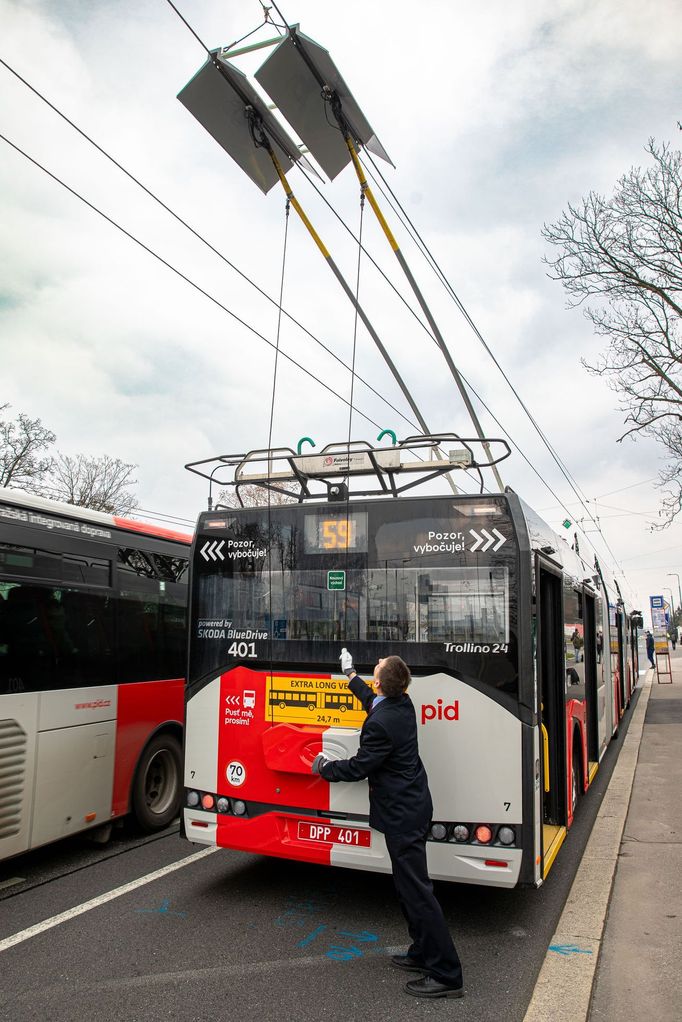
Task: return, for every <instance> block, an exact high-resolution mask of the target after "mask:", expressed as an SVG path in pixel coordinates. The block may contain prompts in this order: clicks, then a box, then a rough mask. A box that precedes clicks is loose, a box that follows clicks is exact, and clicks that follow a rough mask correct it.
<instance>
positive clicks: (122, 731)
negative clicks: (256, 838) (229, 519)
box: [0, 489, 191, 859]
mask: <svg viewBox="0 0 682 1022" xmlns="http://www.w3.org/2000/svg"><path fill="white" fill-rule="evenodd" d="M190 542H191V536H190V535H187V534H182V533H178V532H174V531H171V530H167V529H163V528H157V527H156V526H154V525H149V524H147V523H142V522H138V521H133V520H128V519H124V518H118V517H116V516H113V515H106V514H100V513H98V512H94V511H89V510H86V509H83V508H77V507H73V506H71V505H66V504H59V503H57V502H55V501H50V500H44V499H42V498H40V497H34V496H32V495H28V494H24V493H22V492H20V491H18V490H7V489H3V490H0V778H1V780H0V785H1V790H2V796H3V797H2V813H1V814H0V859H2V858H6V857H8V856H12V855H17V854H19V853H21V852H25V851H27V850H29V849H31V848H35V847H37V846H39V845H44V844H46V843H47V842H49V841H54V840H56V839H58V838H62V837H66V836H69V835H71V834H75V833H77V832H79V831H82V830H86V829H88V828H93V827H99V826H101V825H102V824H110V823H111V821H112V820H116V819H118V818H120V817H122V816H125V815H126V814H127V813H130V812H133V813H134V814H135V816H136V817H137V819H138V821H139V823H140V824H141V826H142V827H143V828H144V829H146V830H155V829H160V828H162V827H165V826H167V825H168V823H169V822H170V821H171V820H172V819H173V818H174V817H175V816H177V814H178V811H179V808H180V805H181V800H182V785H181V758H182V752H181V750H182V730H183V699H184V674H185V650H186V606H187V575H188V571H187V568H188V555H189V545H190Z"/></svg>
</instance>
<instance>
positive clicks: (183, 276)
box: [0, 133, 409, 429]
mask: <svg viewBox="0 0 682 1022" xmlns="http://www.w3.org/2000/svg"><path fill="white" fill-rule="evenodd" d="M0 139H1V140H2V141H3V142H6V143H7V145H8V146H10V147H11V148H12V149H14V150H15V151H16V152H18V153H19V154H20V155H21V156H23V157H24V158H25V159H27V160H28V161H29V163H32V164H33V165H34V166H35V167H37V168H38V169H39V170H42V172H43V173H44V174H47V176H48V177H50V178H52V180H53V181H56V183H57V184H59V185H61V186H62V188H64V189H66V191H67V192H69V193H70V194H71V195H73V196H74V197H75V198H76V199H79V200H80V201H81V202H82V203H83V204H84V205H85V206H87V207H88V209H91V210H92V211H93V213H97V214H98V215H99V216H101V217H102V219H103V220H106V221H107V223H108V224H111V226H112V227H115V228H116V230H117V231H120V232H121V234H123V235H124V236H125V237H126V238H128V239H129V240H130V241H132V242H134V243H135V244H136V245H138V246H139V248H141V249H143V250H144V251H145V252H147V254H148V255H150V256H152V257H153V258H154V259H157V260H158V261H159V262H160V263H162V265H163V266H165V267H166V268H167V269H169V270H171V272H172V273H175V274H176V276H178V277H180V279H181V280H184V281H185V283H186V284H189V285H190V287H193V288H194V290H195V291H198V292H199V294H201V295H203V296H204V298H208V300H209V301H210V302H212V303H213V304H214V305H216V306H217V307H218V308H219V309H221V310H222V311H223V312H225V313H227V315H228V316H231V317H232V319H234V320H235V321H236V322H237V323H239V324H240V325H241V326H243V327H244V328H245V329H246V330H248V331H249V332H250V333H252V334H254V336H255V337H258V338H259V340H261V341H264V343H265V344H267V345H269V347H271V348H274V347H275V345H274V344H273V342H272V341H270V340H269V339H268V338H267V337H265V336H264V335H263V334H261V333H260V332H259V331H258V330H256V328H255V327H253V326H251V324H250V323H248V322H247V321H246V320H245V319H242V318H241V316H238V315H237V313H236V312H233V311H232V310H231V309H229V308H228V307H227V306H226V305H223V303H222V302H220V301H219V300H218V299H217V298H215V297H214V295H212V294H210V292H208V291H206V290H205V289H204V288H202V287H201V286H200V285H199V284H197V283H196V282H195V281H194V280H192V279H191V277H188V276H187V275H186V274H184V273H183V272H182V270H179V269H178V268H177V267H176V266H173V264H172V263H169V262H168V260H167V259H164V258H163V256H161V255H159V253H158V252H155V251H154V249H153V248H150V247H149V245H146V244H145V243H144V242H143V241H140V239H139V238H136V237H135V235H134V234H131V233H130V231H128V230H126V228H125V227H122V226H121V224H119V223H117V222H116V220H113V219H112V218H111V217H110V216H108V215H107V214H106V213H104V212H103V211H102V210H101V209H99V208H98V207H97V206H95V205H93V203H91V202H90V201H89V200H88V199H86V198H85V196H83V195H81V194H80V193H79V192H77V191H76V190H75V189H74V188H71V186H70V185H68V184H66V182H65V181H62V179H61V178H60V177H57V175H56V174H53V173H52V171H51V170H48V169H47V167H44V166H43V164H42V163H39V161H38V160H36V159H34V157H33V156H30V155H29V154H28V153H27V152H25V151H24V150H23V149H22V148H21V147H20V146H18V145H16V143H14V142H12V141H11V139H9V138H7V136H6V135H3V134H2V133H0ZM281 355H282V358H286V359H287V361H288V362H291V364H292V365H294V366H296V368H297V369H300V370H301V372H303V373H305V375H306V376H309V377H310V379H312V380H314V381H315V383H319V384H320V386H321V387H324V389H325V390H327V391H329V393H330V394H333V395H334V397H336V398H338V399H339V401H342V402H343V403H344V404H346V405H347V404H348V401H347V399H346V398H345V397H343V396H342V395H341V394H339V393H337V391H335V390H334V389H333V388H332V387H330V386H329V384H327V383H325V382H324V380H321V379H320V378H319V377H318V376H315V374H314V373H312V372H311V371H310V370H309V369H306V367H305V366H303V365H301V363H300V362H297V360H296V359H295V358H293V357H292V356H291V355H288V354H287V353H286V352H285V351H282V352H281ZM358 414H359V415H361V416H362V417H363V419H366V421H367V422H370V423H371V424H372V425H373V426H376V427H377V428H379V429H381V425H380V423H378V422H375V420H374V419H372V418H371V417H370V416H369V415H367V414H365V412H362V411H360V409H358ZM407 421H408V422H409V420H407Z"/></svg>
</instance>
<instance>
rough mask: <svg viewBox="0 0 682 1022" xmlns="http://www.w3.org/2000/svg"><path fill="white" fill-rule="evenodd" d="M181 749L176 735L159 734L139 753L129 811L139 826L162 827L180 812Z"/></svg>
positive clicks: (150, 828) (146, 829) (149, 829)
mask: <svg viewBox="0 0 682 1022" xmlns="http://www.w3.org/2000/svg"><path fill="white" fill-rule="evenodd" d="M181 776H182V750H181V749H180V743H179V742H178V740H177V738H175V737H174V736H173V735H171V734H161V735H157V736H156V738H153V739H152V740H151V742H150V743H149V745H148V746H147V748H146V749H145V750H144V752H143V753H142V757H141V759H140V762H139V763H138V766H137V771H136V773H135V780H134V781H133V797H132V804H133V813H134V815H135V819H136V820H137V822H138V823H139V825H140V827H141V828H142V830H145V831H147V832H148V833H150V832H152V831H155V830H163V828H164V827H167V826H168V824H169V823H170V822H171V820H174V819H175V817H176V816H178V814H179V812H180V802H181V800H182V788H181V785H180V779H181Z"/></svg>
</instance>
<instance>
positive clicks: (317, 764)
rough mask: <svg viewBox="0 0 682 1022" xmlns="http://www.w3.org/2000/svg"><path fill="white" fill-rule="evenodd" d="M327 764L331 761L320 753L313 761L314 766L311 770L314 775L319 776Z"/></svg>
mask: <svg viewBox="0 0 682 1022" xmlns="http://www.w3.org/2000/svg"><path fill="white" fill-rule="evenodd" d="M325 763H329V760H328V759H327V757H326V756H325V754H324V753H323V752H318V754H317V756H316V757H315V759H314V760H313V765H312V766H311V768H310V769H311V770H312V772H313V773H314V774H319V772H320V770H321V769H322V767H323V766H324V765H325Z"/></svg>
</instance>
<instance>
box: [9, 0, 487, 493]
mask: <svg viewBox="0 0 682 1022" xmlns="http://www.w3.org/2000/svg"><path fill="white" fill-rule="evenodd" d="M171 6H172V5H171ZM183 20H184V19H183ZM0 64H2V66H3V67H5V68H6V70H8V71H9V72H10V73H11V74H13V75H14V76H15V78H17V79H18V80H19V81H20V82H21V83H22V84H23V85H25V86H26V88H28V89H29V90H30V91H31V92H32V93H33V94H34V95H35V96H37V97H38V98H39V99H40V100H42V102H43V103H45V104H46V106H48V107H49V108H50V109H51V110H52V111H53V112H54V113H56V114H57V115H58V116H59V117H61V118H62V120H64V121H65V122H66V123H67V124H68V125H69V126H70V127H71V128H73V130H74V131H76V132H77V133H78V134H79V135H80V136H81V137H82V138H84V139H85V140H86V141H87V142H88V143H89V144H90V145H92V146H93V147H94V148H95V149H96V150H97V151H98V152H99V153H100V154H101V155H102V156H104V157H105V158H106V159H107V160H109V162H110V163H112V164H113V165H114V166H115V167H116V168H117V169H118V170H120V171H121V172H122V173H123V174H125V175H126V177H128V178H129V179H130V180H131V181H133V183H134V184H136V185H137V186H138V187H139V188H141V189H142V191H143V192H144V193H145V194H146V195H148V196H149V197H150V198H151V199H153V200H154V202H156V203H157V204H158V205H159V206H160V207H161V208H162V209H163V210H165V212H167V213H169V214H170V215H171V216H172V217H173V218H174V219H175V220H176V221H177V222H178V223H180V224H181V225H182V226H183V227H185V228H186V229H187V230H188V231H189V232H190V233H191V234H192V235H193V236H194V237H195V238H197V240H198V241H200V242H201V243H202V244H204V245H205V246H206V247H207V248H208V249H209V250H210V251H211V252H213V254H214V255H217V256H218V258H219V259H221V260H222V261H223V262H224V263H225V264H226V265H227V266H229V267H230V269H232V270H234V271H235V273H237V274H238V275H239V276H240V277H241V278H242V279H243V280H245V281H246V282H247V283H248V284H250V285H251V286H252V287H253V288H254V289H255V290H256V291H257V292H258V293H259V294H260V295H262V296H263V297H264V298H265V299H266V300H267V301H269V302H270V303H271V304H272V305H274V306H275V307H276V308H277V309H278V310H279V315H284V316H286V317H287V319H289V320H290V321H291V322H292V323H294V324H295V325H296V326H297V327H298V328H299V329H300V330H302V331H303V333H304V334H306V335H307V336H308V337H310V338H311V340H313V341H314V342H315V343H316V344H318V345H319V346H320V347H321V348H322V349H323V351H325V352H326V353H327V354H329V355H331V357H332V358H333V359H334V360H335V361H336V362H338V363H339V365H341V366H343V367H344V369H346V370H347V371H349V372H350V373H351V375H352V376H353V377H354V378H355V379H357V380H359V381H360V382H361V383H362V384H364V386H365V387H367V389H368V390H370V391H371V392H372V393H373V394H374V395H375V396H376V397H378V398H379V399H380V400H381V401H383V402H384V404H385V405H386V406H387V407H388V408H390V409H391V410H392V411H393V412H395V414H396V415H398V416H399V417H400V418H401V419H403V420H404V421H405V422H406V423H408V425H409V426H411V427H412V428H413V429H418V426H417V424H416V423H415V422H414V421H413V420H412V419H410V418H409V417H408V416H406V415H405V414H404V413H403V412H401V411H400V409H399V408H397V407H396V406H395V405H394V404H393V403H392V402H391V401H389V400H388V398H386V397H385V396H384V395H383V394H381V393H380V392H379V391H378V390H377V389H376V388H375V387H373V386H372V384H371V383H369V381H368V380H366V379H365V378H364V377H362V376H360V375H359V374H358V373H357V372H355V370H354V367H351V366H349V365H348V364H347V363H346V362H344V360H343V359H342V358H340V356H338V355H337V354H336V353H335V352H334V351H333V350H332V349H331V348H329V347H328V346H327V345H326V344H324V342H323V341H321V340H320V339H319V338H318V337H316V336H315V334H313V333H312V332H311V331H310V330H308V329H307V327H305V326H303V324H302V323H300V322H299V321H298V320H297V319H296V318H295V317H294V316H293V315H291V314H290V313H288V312H287V311H286V309H284V308H282V307H281V305H280V304H279V303H278V302H277V301H276V300H275V299H274V298H272V297H271V296H270V295H269V294H268V293H267V292H266V291H264V290H263V289H262V288H261V287H260V286H259V285H258V284H257V283H256V282H255V281H254V280H253V279H252V278H251V277H249V276H248V275H247V274H246V273H244V272H243V271H242V270H240V269H239V267H237V266H236V265H235V264H234V263H233V262H231V260H230V259H228V258H227V256H225V255H224V254H223V253H222V252H221V251H220V250H219V249H217V248H216V247H215V246H214V245H212V244H211V242H209V241H208V240H207V239H206V238H205V237H204V236H203V235H202V234H200V233H199V232H198V231H197V230H196V229H195V228H194V227H192V225H191V224H189V223H188V222H187V221H186V220H184V219H183V217H181V216H180V215H179V214H178V213H176V212H175V211H174V210H173V209H172V208H171V207H170V206H168V205H167V204H166V203H165V202H164V201H163V200H162V199H160V198H159V196H158V195H156V194H155V193H154V192H153V191H151V189H150V188H148V187H147V186H146V185H145V184H144V183H143V182H142V181H140V180H139V178H137V177H136V176H135V175H134V174H133V173H132V172H131V171H129V170H128V169H127V168H126V167H124V166H123V164H121V163H120V162H119V161H118V160H117V159H116V158H115V157H114V156H112V155H111V154H110V153H109V152H107V151H106V150H105V149H104V148H103V147H102V146H101V145H99V143H97V142H96V141H95V140H94V139H93V138H91V136H90V135H88V134H87V132H85V131H83V129H82V128H80V127H79V126H78V125H77V124H76V123H75V122H74V121H72V120H71V119H70V118H69V117H68V116H67V115H66V114H65V113H64V112H63V111H62V110H60V109H59V108H58V107H57V106H56V105H55V104H54V103H52V102H51V101H50V100H49V99H48V98H47V97H46V96H44V95H43V94H42V93H41V92H40V91H39V90H38V89H36V88H35V86H33V85H32V84H31V83H30V82H29V81H27V80H26V79H25V78H24V77H23V76H22V75H20V74H19V73H18V71H16V70H15V69H14V68H13V67H12V66H11V65H10V64H8V63H7V61H5V60H3V58H2V57H0ZM10 144H11V143H10ZM27 158H29V159H30V157H27ZM38 166H39V165H38ZM48 173H49V172H48ZM60 183H62V182H60ZM65 187H68V186H66V185H65ZM74 194H77V193H74ZM116 226H117V225H116ZM133 240H135V239H133ZM284 357H286V358H288V356H287V355H284ZM332 393H335V392H334V391H332ZM360 414H363V413H360ZM364 417H365V418H367V417H366V416H364ZM368 421H370V422H373V420H371V419H369V420H368ZM377 425H379V424H378V423H377ZM379 428H381V426H380V425H379ZM417 457H418V458H419V460H423V459H422V458H421V456H420V455H419V454H417ZM466 474H467V475H469V477H470V478H473V477H471V474H470V473H469V472H466Z"/></svg>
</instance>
